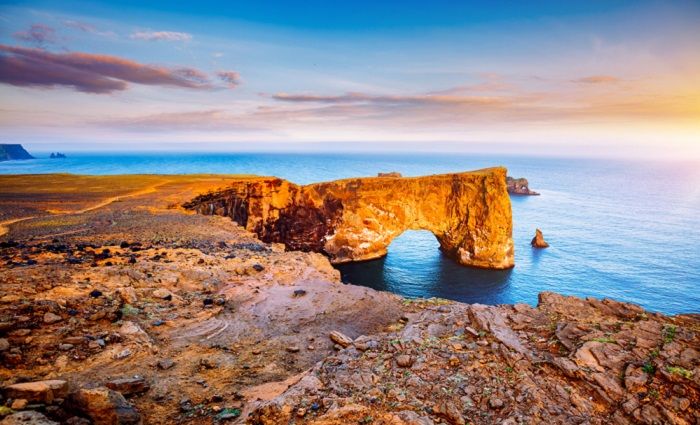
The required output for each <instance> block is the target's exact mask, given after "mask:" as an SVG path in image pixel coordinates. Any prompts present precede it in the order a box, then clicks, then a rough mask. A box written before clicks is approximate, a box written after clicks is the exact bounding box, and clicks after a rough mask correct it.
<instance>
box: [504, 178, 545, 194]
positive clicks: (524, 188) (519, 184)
mask: <svg viewBox="0 0 700 425" xmlns="http://www.w3.org/2000/svg"><path fill="white" fill-rule="evenodd" d="M506 186H507V187H508V193H510V194H511V195H528V196H538V195H539V193H537V192H535V191H534V190H530V186H529V183H528V181H527V179H526V178H523V177H520V178H517V179H516V178H513V177H510V176H508V177H506Z"/></svg>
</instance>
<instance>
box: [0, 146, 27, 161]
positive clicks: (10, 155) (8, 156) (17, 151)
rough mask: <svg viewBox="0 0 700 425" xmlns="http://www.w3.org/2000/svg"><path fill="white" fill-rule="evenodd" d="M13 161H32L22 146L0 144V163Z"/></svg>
mask: <svg viewBox="0 0 700 425" xmlns="http://www.w3.org/2000/svg"><path fill="white" fill-rule="evenodd" d="M13 159H34V157H33V156H31V155H29V152H27V151H26V150H25V149H24V148H23V147H22V145H19V144H0V161H10V160H13Z"/></svg>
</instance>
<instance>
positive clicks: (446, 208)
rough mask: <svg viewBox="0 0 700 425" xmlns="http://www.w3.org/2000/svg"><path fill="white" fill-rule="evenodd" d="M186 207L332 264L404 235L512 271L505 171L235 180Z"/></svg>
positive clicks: (363, 256)
mask: <svg viewBox="0 0 700 425" xmlns="http://www.w3.org/2000/svg"><path fill="white" fill-rule="evenodd" d="M184 206H185V208H188V209H191V210H195V211H197V212H198V213H200V214H206V215H221V216H226V217H230V218H231V219H233V220H234V221H236V222H237V223H238V224H240V225H241V226H243V227H245V228H246V229H247V230H249V231H252V232H254V233H256V234H257V235H258V237H259V238H260V239H261V240H263V241H265V242H281V243H284V244H285V245H286V246H287V248H288V249H290V250H301V251H314V252H322V253H325V254H326V255H328V256H329V258H330V260H331V262H333V263H344V262H350V261H361V260H369V259H374V258H379V257H382V256H384V255H386V249H387V247H388V246H389V244H390V243H391V241H392V240H393V239H394V238H395V237H397V236H399V235H400V234H402V233H403V232H404V231H405V230H428V231H430V232H432V233H433V234H434V235H435V236H436V238H437V239H438V241H439V242H440V248H441V249H442V251H443V252H445V254H447V255H448V256H449V257H451V258H453V259H455V260H456V261H457V262H458V263H460V264H463V265H467V266H474V267H482V268H491V269H505V268H510V267H513V265H514V260H513V251H514V249H513V239H512V227H513V225H512V216H511V207H510V199H509V197H508V192H507V190H506V169H505V168H501V167H497V168H489V169H484V170H478V171H473V172H464V173H455V174H442V175H433V176H425V177H367V178H352V179H345V180H336V181H331V182H324V183H315V184H310V185H307V186H299V185H296V184H294V183H291V182H289V181H286V180H282V179H279V178H274V177H264V178H263V177H256V178H246V179H241V180H239V181H236V182H234V183H232V184H231V185H230V186H228V187H226V188H223V189H221V190H218V191H216V192H213V193H209V194H206V195H202V196H198V197H197V198H195V199H193V200H192V201H191V202H188V203H186V204H185V205H184Z"/></svg>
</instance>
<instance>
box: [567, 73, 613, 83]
mask: <svg viewBox="0 0 700 425" xmlns="http://www.w3.org/2000/svg"><path fill="white" fill-rule="evenodd" d="M620 81H621V80H620V79H619V78H617V77H613V76H612V75H591V76H590V77H583V78H579V79H576V80H574V82H575V83H584V84H611V83H619V82H620Z"/></svg>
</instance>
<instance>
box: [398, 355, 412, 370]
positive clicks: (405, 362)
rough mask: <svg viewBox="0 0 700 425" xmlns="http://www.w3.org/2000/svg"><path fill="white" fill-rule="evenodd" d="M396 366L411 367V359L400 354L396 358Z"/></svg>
mask: <svg viewBox="0 0 700 425" xmlns="http://www.w3.org/2000/svg"><path fill="white" fill-rule="evenodd" d="M396 364H397V365H398V366H399V367H411V366H412V365H413V357H411V356H409V355H408V354H401V355H400V356H397V357H396Z"/></svg>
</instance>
